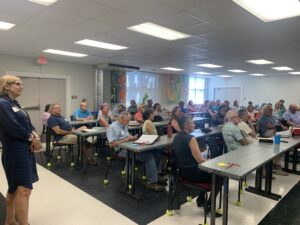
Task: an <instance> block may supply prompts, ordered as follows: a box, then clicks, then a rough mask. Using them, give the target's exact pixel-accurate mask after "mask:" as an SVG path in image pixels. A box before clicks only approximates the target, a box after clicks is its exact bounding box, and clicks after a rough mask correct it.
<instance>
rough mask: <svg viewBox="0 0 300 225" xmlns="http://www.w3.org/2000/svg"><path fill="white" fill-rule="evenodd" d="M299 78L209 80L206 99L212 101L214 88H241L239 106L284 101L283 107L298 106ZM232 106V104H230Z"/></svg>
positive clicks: (299, 95)
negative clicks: (294, 104) (250, 103)
mask: <svg viewBox="0 0 300 225" xmlns="http://www.w3.org/2000/svg"><path fill="white" fill-rule="evenodd" d="M299 85H300V76H299V77H298V76H286V77H247V78H230V79H227V80H224V79H222V78H210V79H209V81H208V99H209V100H213V99H214V88H216V87H241V92H242V93H241V96H242V99H241V101H242V102H240V105H247V104H248V101H250V100H251V101H253V103H254V104H255V105H256V104H261V103H264V102H265V103H269V102H270V103H273V104H274V103H275V102H277V101H278V100H279V99H285V102H286V103H285V105H286V106H288V105H289V104H291V103H296V104H300V91H299V89H300V88H299ZM231 104H232V103H231Z"/></svg>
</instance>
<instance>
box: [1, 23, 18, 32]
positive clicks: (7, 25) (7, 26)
mask: <svg viewBox="0 0 300 225" xmlns="http://www.w3.org/2000/svg"><path fill="white" fill-rule="evenodd" d="M14 26H16V24H13V23H7V22H4V21H0V30H9V29H11V28H13V27H14Z"/></svg>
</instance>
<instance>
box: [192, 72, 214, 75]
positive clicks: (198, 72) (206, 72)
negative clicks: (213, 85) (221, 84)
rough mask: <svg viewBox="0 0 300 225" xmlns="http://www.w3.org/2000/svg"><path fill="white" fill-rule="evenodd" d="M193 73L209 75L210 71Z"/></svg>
mask: <svg viewBox="0 0 300 225" xmlns="http://www.w3.org/2000/svg"><path fill="white" fill-rule="evenodd" d="M195 74H200V75H209V74H211V73H207V72H195Z"/></svg>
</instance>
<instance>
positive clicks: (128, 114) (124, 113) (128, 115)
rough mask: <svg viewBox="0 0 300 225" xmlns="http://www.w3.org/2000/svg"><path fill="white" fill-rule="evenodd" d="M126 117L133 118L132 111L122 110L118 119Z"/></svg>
mask: <svg viewBox="0 0 300 225" xmlns="http://www.w3.org/2000/svg"><path fill="white" fill-rule="evenodd" d="M125 117H127V118H131V115H130V113H129V112H127V111H123V112H121V113H120V114H119V116H118V119H123V118H125Z"/></svg>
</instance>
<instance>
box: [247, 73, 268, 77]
mask: <svg viewBox="0 0 300 225" xmlns="http://www.w3.org/2000/svg"><path fill="white" fill-rule="evenodd" d="M249 75H250V76H255V77H264V76H265V74H262V73H251V74H249Z"/></svg>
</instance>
